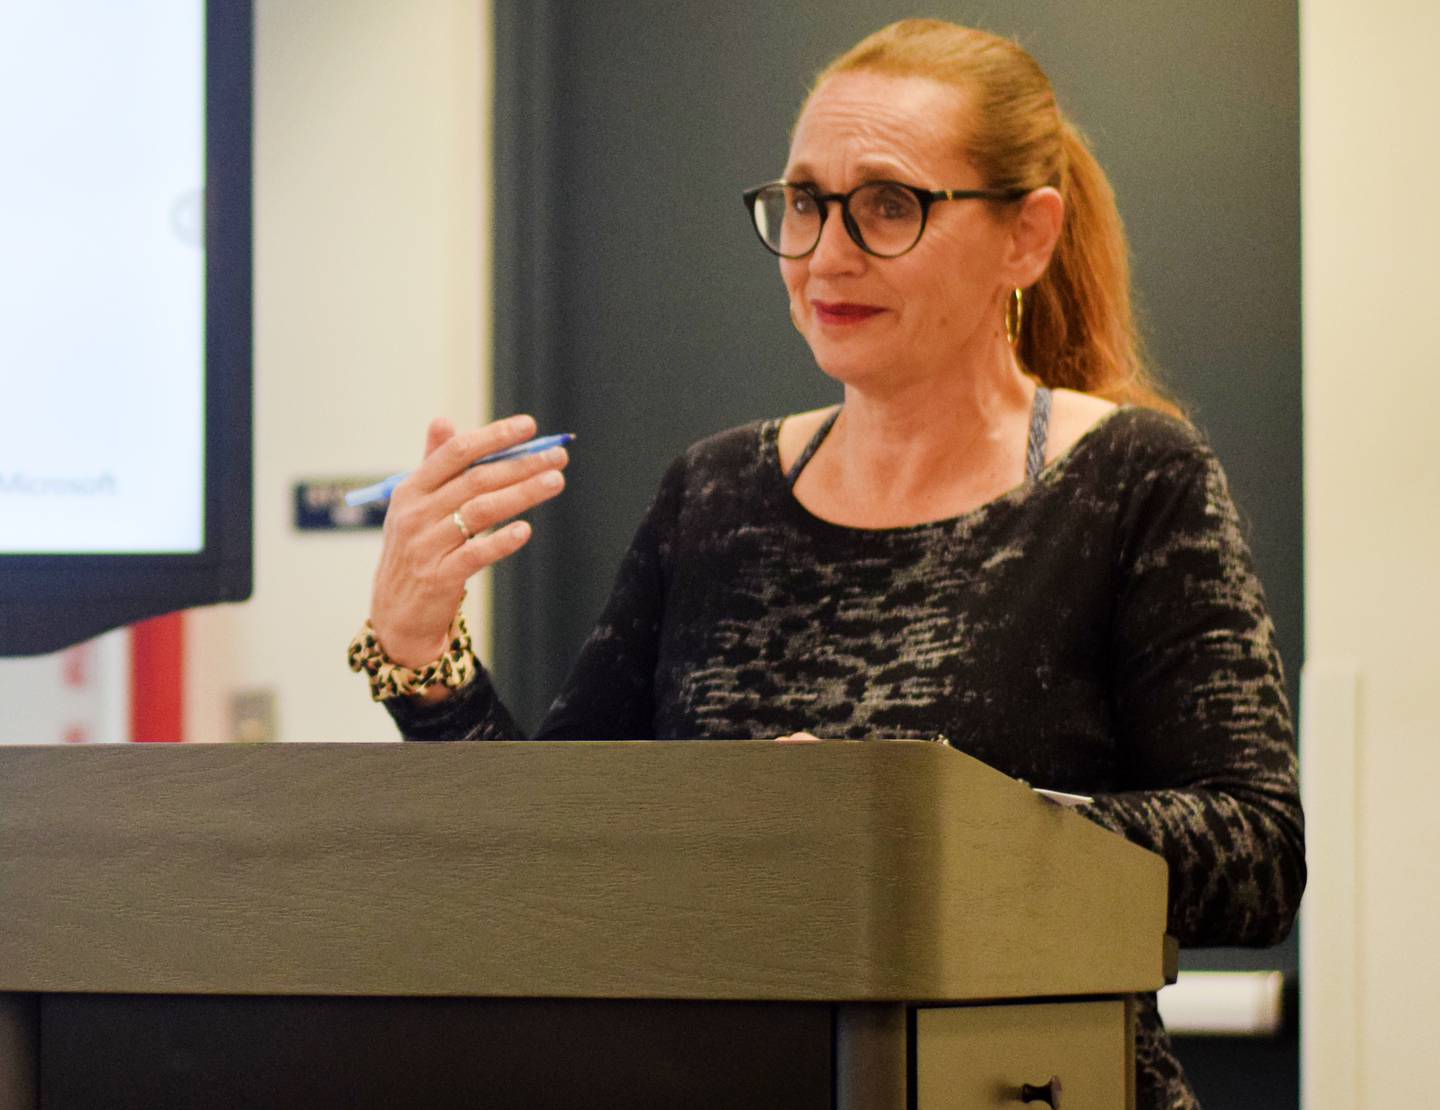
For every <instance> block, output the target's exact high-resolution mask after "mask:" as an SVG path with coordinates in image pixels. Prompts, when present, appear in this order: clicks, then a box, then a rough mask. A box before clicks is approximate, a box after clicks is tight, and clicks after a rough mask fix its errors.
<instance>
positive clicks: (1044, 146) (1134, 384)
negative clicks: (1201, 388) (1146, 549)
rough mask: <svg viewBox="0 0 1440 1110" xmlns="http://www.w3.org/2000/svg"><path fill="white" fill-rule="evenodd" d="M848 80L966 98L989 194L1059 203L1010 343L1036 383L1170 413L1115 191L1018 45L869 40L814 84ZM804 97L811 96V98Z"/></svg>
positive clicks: (901, 35) (909, 33)
mask: <svg viewBox="0 0 1440 1110" xmlns="http://www.w3.org/2000/svg"><path fill="white" fill-rule="evenodd" d="M856 71H865V72H874V73H884V74H892V75H895V76H901V77H926V78H930V79H931V80H935V81H939V82H941V83H942V84H946V85H952V86H955V87H957V88H960V89H963V90H964V91H965V92H966V93H967V94H969V95H970V97H971V98H972V104H973V110H972V111H971V112H970V113H969V114H968V115H969V117H970V118H969V120H968V121H967V122H968V123H969V127H968V128H967V129H966V130H967V131H968V133H967V134H966V135H965V137H964V140H963V143H964V147H965V153H966V155H967V157H968V158H969V159H970V160H971V161H972V162H973V163H974V164H975V165H976V167H977V168H978V169H979V170H980V172H981V173H982V174H983V175H984V178H985V184H986V187H987V188H992V189H1008V188H1024V189H1035V188H1039V187H1041V186H1044V185H1050V186H1053V187H1054V188H1056V189H1057V190H1059V192H1060V195H1061V196H1062V197H1063V198H1064V200H1065V221H1064V224H1063V225H1062V227H1061V231H1060V240H1059V242H1058V243H1057V244H1056V247H1055V253H1054V254H1053V255H1052V256H1051V259H1050V265H1049V267H1048V268H1047V269H1046V271H1045V273H1044V275H1043V276H1042V277H1041V278H1040V280H1039V281H1037V282H1036V283H1035V284H1034V285H1033V286H1032V287H1031V288H1029V289H1027V290H1026V291H1025V311H1024V318H1023V321H1022V323H1021V328H1020V336H1019V342H1018V345H1017V350H1018V354H1019V357H1020V361H1021V364H1022V365H1023V366H1025V367H1026V369H1027V370H1028V371H1029V372H1030V373H1031V374H1033V375H1034V376H1035V377H1036V378H1038V379H1039V380H1040V381H1042V382H1043V383H1044V384H1046V385H1048V386H1051V387H1054V388H1065V389H1078V390H1082V391H1084V392H1086V393H1094V394H1097V395H1099V396H1102V397H1107V398H1109V399H1111V400H1113V401H1118V402H1122V403H1129V404H1136V405H1144V406H1146V407H1149V408H1155V409H1160V410H1162V411H1164V412H1169V413H1171V414H1174V415H1179V411H1180V410H1179V408H1178V406H1176V404H1175V403H1174V402H1173V401H1171V400H1170V399H1169V398H1168V397H1166V396H1165V395H1164V394H1163V393H1162V392H1161V391H1160V389H1159V387H1158V386H1157V385H1156V383H1155V380H1154V377H1153V375H1152V374H1151V372H1150V371H1149V369H1148V368H1147V366H1146V363H1145V359H1144V355H1143V351H1142V345H1141V341H1140V335H1139V332H1138V330H1137V328H1136V325H1135V316H1134V311H1133V309H1132V306H1131V299H1130V252H1129V246H1128V244H1127V242H1126V238H1125V226H1124V224H1123V223H1122V222H1121V220H1120V212H1119V210H1118V209H1117V208H1116V206H1115V193H1114V191H1113V190H1112V189H1111V187H1110V182H1109V180H1108V179H1107V178H1106V176H1105V171H1104V170H1102V169H1101V168H1100V164H1099V163H1098V162H1097V161H1096V160H1095V156H1094V155H1093V154H1091V153H1090V149H1089V147H1088V146H1087V144H1086V142H1085V140H1084V138H1083V137H1082V136H1081V135H1080V133H1079V132H1078V131H1077V130H1076V129H1075V127H1074V126H1073V125H1072V124H1071V123H1070V122H1069V121H1068V120H1066V119H1065V118H1064V116H1063V115H1062V114H1061V112H1060V108H1059V106H1058V105H1057V104H1056V102H1055V92H1054V90H1053V89H1052V88H1051V87H1050V81H1049V78H1047V77H1046V76H1045V73H1044V71H1043V70H1041V68H1040V66H1039V65H1038V64H1037V63H1036V61H1035V59H1034V58H1032V57H1031V56H1030V55H1029V54H1027V53H1026V52H1025V51H1024V50H1023V49H1021V47H1020V46H1019V44H1018V43H1015V42H1013V41H1011V40H1009V39H1004V38H1000V37H999V36H997V35H992V34H989V33H988V32H985V31H979V30H975V29H974V28H970V27H961V26H959V25H958V24H954V23H947V22H945V21H943V20H938V19H907V20H902V21H901V22H899V23H892V24H891V25H890V26H888V27H885V28H883V29H881V30H879V31H876V32H875V33H874V34H873V35H870V36H869V37H867V38H865V39H863V40H862V41H861V42H859V43H857V44H856V45H855V46H854V47H852V48H851V49H850V50H848V51H847V52H846V53H844V54H842V55H841V56H840V57H839V58H837V59H835V61H833V62H831V63H830V65H828V66H827V67H826V68H825V69H824V70H823V71H822V72H821V74H820V76H819V78H818V79H817V80H816V83H815V87H816V88H818V87H819V85H820V84H821V83H823V82H824V81H825V80H826V79H827V78H829V77H833V76H835V75H837V74H840V73H851V72H856ZM812 92H813V90H812Z"/></svg>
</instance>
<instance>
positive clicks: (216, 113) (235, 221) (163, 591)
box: [0, 0, 254, 655]
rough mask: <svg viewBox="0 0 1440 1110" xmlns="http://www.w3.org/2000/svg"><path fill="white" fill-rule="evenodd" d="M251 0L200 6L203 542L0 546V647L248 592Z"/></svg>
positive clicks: (18, 650)
mask: <svg viewBox="0 0 1440 1110" xmlns="http://www.w3.org/2000/svg"><path fill="white" fill-rule="evenodd" d="M253 86H254V12H253V2H252V0H210V2H209V3H207V4H206V6H205V295H204V304H205V321H204V335H205V341H204V350H205V366H204V373H205V405H204V410H205V455H204V463H203V465H204V489H205V500H204V533H203V534H204V546H203V547H202V548H201V550H200V551H198V552H196V553H193V554H114V555H94V554H83V555H5V554H0V655H34V654H41V653H44V652H49V651H55V650H58V649H60V648H62V647H66V646H68V645H70V644H73V643H77V642H79V641H81V640H85V639H89V638H90V637H92V636H95V635H98V634H99V633H101V632H104V631H107V630H108V629H111V628H116V627H119V626H121V625H124V624H129V623H131V622H133V621H136V620H141V619H144V618H146V617H152V616H158V615H160V614H162V613H168V612H173V611H175V610H177V609H184V608H188V607H191V606H195V605H209V604H214V603H217V602H224V601H243V600H244V599H245V598H247V597H249V596H250V593H251V590H252V588H253V555H252V549H253V522H252V511H253V508H252V494H251V484H252V471H253V460H252V452H253V448H252V443H253V435H252V432H253V419H254V418H253V383H252V358H253V342H254V341H253V318H252V304H253V264H252V244H253V228H252V220H253V188H252V181H253V177H252V169H253V152H252V146H253V133H254V109H253V102H254V97H253Z"/></svg>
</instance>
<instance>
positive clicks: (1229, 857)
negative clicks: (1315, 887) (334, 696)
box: [352, 21, 1305, 1107]
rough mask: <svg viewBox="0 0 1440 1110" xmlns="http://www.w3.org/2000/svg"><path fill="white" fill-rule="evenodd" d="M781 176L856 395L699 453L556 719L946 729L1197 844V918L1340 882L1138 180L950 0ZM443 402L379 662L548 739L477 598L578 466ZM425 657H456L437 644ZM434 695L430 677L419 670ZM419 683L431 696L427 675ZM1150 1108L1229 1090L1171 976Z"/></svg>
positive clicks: (862, 63) (410, 725)
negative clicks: (1198, 1068)
mask: <svg viewBox="0 0 1440 1110" xmlns="http://www.w3.org/2000/svg"><path fill="white" fill-rule="evenodd" d="M746 202H747V204H748V205H749V206H750V208H751V213H752V216H753V218H754V221H755V225H756V230H757V232H759V234H760V238H761V239H762V241H763V242H764V243H765V245H766V246H767V247H768V248H770V249H771V250H772V251H773V252H775V253H776V254H778V255H780V256H781V260H780V270H781V276H782V277H783V279H784V282H785V286H786V289H787V290H788V292H789V298H790V312H791V316H792V319H793V320H794V322H795V326H796V327H797V328H798V329H799V330H800V331H801V333H802V334H803V335H804V336H805V338H806V340H807V342H808V343H809V345H810V348H811V350H812V351H813V353H814V355H815V359H816V361H817V363H818V364H819V365H820V367H821V369H822V370H824V371H825V372H826V373H827V374H829V375H831V376H832V377H834V378H837V379H838V380H840V381H841V382H842V383H843V384H844V387H845V400H844V404H843V405H842V406H840V407H839V408H838V409H834V410H829V411H820V412H811V413H804V414H800V415H796V416H791V417H788V418H786V419H784V420H773V421H767V422H763V423H760V424H757V425H751V426H747V427H744V428H739V429H734V430H732V431H729V432H724V433H721V434H720V435H717V436H714V437H711V438H710V439H707V440H705V441H703V442H701V443H699V444H697V445H696V446H694V447H692V448H691V449H690V450H689V451H688V452H686V453H685V455H683V456H682V457H681V458H680V459H678V460H676V462H675V463H674V464H673V465H672V466H671V468H670V470H669V471H668V472H667V474H666V476H665V478H664V480H663V482H662V484H661V487H660V491H659V493H658V494H657V496H656V499H655V501H654V502H653V504H652V505H651V507H650V510H649V512H648V513H647V515H646V517H645V519H644V521H643V522H642V523H641V525H640V529H639V531H638V533H637V535H636V537H635V540H634V542H633V544H632V546H631V549H630V551H629V552H628V553H627V555H626V557H625V560H624V562H623V564H622V567H621V571H620V574H619V578H618V580H617V583H616V587H615V591H614V594H613V595H612V597H611V600H610V602H609V604H608V606H607V608H606V611H605V613H604V614H603V615H602V617H601V620H600V623H599V626H598V627H597V629H596V630H595V633H594V634H593V635H592V636H591V638H590V639H589V641H588V642H587V643H586V645H585V647H584V649H583V650H582V652H581V656H580V659H579V660H578V662H577V664H576V666H575V669H574V671H573V672H572V674H571V676H570V678H569V679H568V680H567V682H566V685H565V687H564V689H563V690H562V692H561V694H560V696H559V698H558V699H557V701H556V702H555V705H554V707H553V708H552V709H551V711H550V713H549V715H548V716H547V718H546V720H545V722H544V723H543V724H542V726H541V728H540V731H539V733H538V735H539V736H540V737H542V738H557V739H558V738H587V739H601V738H608V737H614V738H643V737H656V738H676V739H684V738H696V737H726V738H738V737H766V736H782V737H785V738H789V739H813V738H814V737H815V736H823V737H828V738H836V737H892V738H922V737H923V738H928V739H939V738H944V739H946V740H948V742H950V743H951V744H953V745H954V746H956V747H957V748H960V749H962V750H964V751H967V752H970V753H971V754H973V755H975V756H977V757H978V758H980V759H982V760H984V761H985V762H987V763H990V764H992V765H993V766H995V767H998V768H1000V769H1001V770H1003V771H1005V772H1007V773H1009V774H1011V775H1015V776H1017V777H1021V778H1024V779H1026V780H1028V781H1030V782H1032V783H1034V784H1036V785H1044V786H1049V787H1053V788H1057V789H1062V790H1070V791H1076V792H1080V793H1085V794H1091V795H1094V796H1095V799H1096V800H1095V802H1094V803H1093V804H1091V805H1088V806H1086V807H1084V811H1085V812H1086V813H1087V815H1088V816H1089V817H1090V818H1091V819H1093V820H1095V821H1097V822H1099V823H1100V824H1102V825H1105V826H1107V827H1109V828H1111V829H1114V830H1116V831H1118V832H1120V833H1122V834H1124V835H1125V836H1127V837H1129V838H1130V839H1131V840H1134V841H1136V842H1137V843H1140V844H1142V845H1144V846H1145V847H1147V848H1150V849H1153V850H1155V851H1157V852H1160V853H1161V854H1162V855H1164V856H1165V857H1166V859H1167V860H1168V861H1169V862H1170V867H1171V891H1170V899H1171V904H1170V926H1169V928H1170V931H1171V932H1172V933H1174V934H1176V935H1177V936H1178V937H1179V938H1180V940H1181V943H1182V944H1189V945H1215V944H1267V943H1272V942H1274V941H1276V940H1278V939H1280V938H1281V937H1282V936H1283V935H1284V934H1285V933H1286V932H1287V931H1288V929H1289V927H1290V923H1291V919H1292V917H1293V914H1294V912H1295V909H1296V906H1297V904H1298V901H1299V897H1300V892H1301V890H1302V888H1303V885H1304V873H1305V870H1304V859H1303V831H1302V818H1301V813H1300V807H1299V802H1298V796H1297V790H1296V768H1295V757H1294V744H1293V736H1292V733H1291V727H1290V720H1289V711H1288V708H1287V706H1286V704H1285V698H1284V694H1283V690H1282V683H1281V677H1280V666H1279V660H1278V657H1277V655H1276V652H1275V648H1274V645H1273V637H1272V628H1271V624H1270V620H1269V617H1268V615H1267V614H1266V611H1265V607H1264V602H1263V599H1262V596H1261V593H1260V588H1259V585H1258V583H1257V582H1256V580H1255V577H1254V575H1253V573H1252V571H1251V569H1250V564H1249V556H1248V553H1247V552H1246V550H1245V545H1244V542H1243V540H1242V538H1241V536H1240V533H1239V530H1238V526H1237V521H1236V515H1235V510H1234V508H1233V506H1232V504H1231V502H1230V499H1229V495H1228V493H1227V491H1226V488H1225V482H1224V478H1223V475H1222V473H1221V471H1220V468H1219V466H1218V464H1217V463H1216V461H1215V459H1214V457H1213V455H1212V454H1211V453H1210V451H1209V450H1208V449H1207V447H1206V446H1205V444H1204V443H1203V442H1202V441H1201V439H1200V438H1199V436H1198V435H1197V434H1196V433H1195V432H1194V431H1193V429H1191V428H1190V427H1189V426H1188V425H1187V424H1185V423H1184V422H1183V421H1181V420H1178V419H1175V418H1174V416H1173V415H1167V414H1174V412H1175V410H1174V407H1173V406H1172V405H1170V404H1169V403H1168V402H1165V401H1164V400H1163V399H1162V398H1160V397H1159V396H1158V394H1157V393H1156V392H1155V390H1154V388H1153V387H1152V386H1150V385H1149V384H1148V383H1147V380H1146V377H1145V375H1144V373H1143V370H1142V367H1141V363H1140V359H1139V357H1138V354H1137V351H1136V346H1137V345H1136V340H1135V333H1134V328H1133V325H1132V321H1131V316H1130V309H1129V289H1128V281H1129V278H1128V272H1127V264H1126V248H1125V243H1124V238H1123V232H1122V230H1121V226H1120V222H1119V217H1118V215H1117V213H1116V211H1115V207H1114V200H1113V197H1112V195H1111V193H1110V190H1109V187H1108V185H1107V183H1106V181H1105V178H1104V175H1103V173H1102V172H1101V171H1100V169H1099V167H1098V166H1097V165H1096V164H1095V162H1094V160H1093V158H1092V157H1091V156H1090V154H1089V153H1088V151H1087V150H1086V148H1085V145H1084V143H1083V141H1082V140H1081V139H1080V138H1079V136H1078V135H1077V134H1076V132H1075V131H1074V130H1073V128H1071V127H1070V126H1069V125H1068V124H1067V123H1066V122H1065V121H1064V120H1063V119H1062V117H1061V116H1060V113H1059V111H1058V109H1057V108H1056V106H1055V102H1054V96H1053V93H1052V92H1051V89H1050V87H1049V84H1048V82H1047V80H1046V79H1045V77H1044V75H1043V73H1041V71H1040V70H1039V68H1038V67H1037V66H1036V64H1035V63H1034V61H1033V60H1032V59H1031V58H1030V57H1029V56H1028V55H1026V54H1025V53H1024V52H1023V51H1022V50H1020V49H1019V48H1018V47H1017V46H1016V45H1014V44H1013V43H1010V42H1007V41H1004V40H1001V39H997V38H994V37H992V36H990V35H987V34H984V33H982V32H977V31H973V30H969V29H966V28H961V27H956V26H954V25H950V24H946V23H941V22H937V21H907V22H904V23H900V24H896V25H894V26H892V27H889V28H886V29H884V30H882V31H880V32H878V33H877V34H875V35H873V36H871V37H870V38H868V39H866V40H865V41H863V42H861V43H860V44H859V45H858V46H856V47H855V48H854V49H853V50H851V51H849V52H848V53H847V54H845V55H844V56H842V57H841V58H840V59H838V60H837V61H836V62H835V63H833V64H832V65H831V66H830V67H829V68H828V69H827V70H826V71H825V72H824V73H823V74H822V75H821V77H820V79H819V81H818V82H817V84H816V86H815V88H814V90H813V91H812V93H811V95H810V97H809V99H808V101H807V102H806V104H805V106H804V108H803V110H802V112H801V114H800V117H799V120H798V122H797V124H796V127H795V130H794V134H793V138H792V142H791V148H790V156H789V161H788V163H787V165H786V167H785V172H784V176H783V179H782V180H781V181H780V182H776V183H772V184H771V185H769V186H762V187H760V188H758V189H754V190H750V191H749V192H747V194H746ZM534 430H535V428H534V423H533V421H531V420H529V418H527V417H516V418H512V419H510V420H508V421H501V422H499V423H496V424H492V425H490V426H489V427H487V428H484V429H481V430H479V431H476V432H470V433H466V434H463V435H457V434H455V433H454V432H453V431H452V429H451V428H450V427H449V426H448V425H447V424H445V423H444V422H436V423H435V424H433V425H432V426H431V429H430V433H429V440H428V443H427V447H426V459H425V461H424V463H423V464H422V466H421V467H420V469H419V470H418V471H417V472H416V475H415V477H414V478H413V479H412V480H411V481H410V482H409V483H407V484H406V485H405V486H403V487H402V488H401V489H400V490H399V491H397V493H396V495H395V498H394V503H393V505H392V507H391V510H390V513H389V515H388V517H387V520H386V532H385V547H384V552H383V555H382V559H381V565H380V569H379V572H378V574H377V579H376V585H375V594H374V599H373V604H372V610H371V624H370V626H368V627H367V631H366V632H365V633H363V634H362V636H361V637H360V638H358V639H357V642H356V644H355V645H353V647H352V664H353V665H355V666H356V667H357V668H361V667H363V668H364V669H367V670H369V671H370V672H371V674H372V685H373V686H374V687H375V689H376V694H377V696H379V697H384V698H386V704H387V705H388V706H389V707H390V708H391V710H392V712H393V714H394V716H395V718H396V719H397V721H398V722H399V723H400V726H401V728H402V730H403V732H404V733H405V734H406V735H407V736H409V737H412V738H416V739H495V738H514V737H518V736H519V735H520V733H519V730H518V729H516V727H515V725H514V723H513V721H512V720H511V718H510V716H509V714H508V713H507V712H506V711H505V709H504V706H503V705H502V704H501V702H500V701H499V699H498V698H497V696H496V694H495V691H494V690H493V688H492V687H491V685H490V683H489V681H488V679H487V678H486V677H485V676H484V674H483V672H478V674H477V668H476V667H475V666H474V664H473V661H472V657H471V656H470V653H469V647H468V640H467V638H466V637H465V636H464V633H463V627H461V626H460V625H459V624H452V620H454V619H456V618H455V613H456V610H457V606H458V604H459V600H460V598H461V596H462V593H463V589H464V583H465V581H466V579H467V578H468V577H469V576H470V575H471V574H473V573H474V572H475V571H477V570H479V569H481V568H482V567H484V566H486V565H488V564H490V563H493V562H495V561H496V560H498V559H501V558H504V557H505V556H507V555H509V554H510V553H512V552H513V551H514V550H516V549H517V548H519V547H520V546H521V545H523V544H524V543H525V541H526V540H527V539H528V537H529V528H528V525H526V524H525V523H524V522H516V523H511V524H508V525H505V526H504V527H499V528H497V529H496V530H495V531H493V532H488V533H487V529H490V528H492V526H495V525H498V524H500V522H502V521H504V520H506V519H508V518H509V517H511V516H513V515H515V514H516V513H519V512H522V511H523V510H525V509H526V508H529V507H530V506H532V505H534V504H537V503H539V502H541V501H543V500H545V499H546V498H548V497H551V496H554V495H555V494H556V493H558V492H559V491H560V489H561V488H562V487H563V477H562V473H561V472H562V469H563V467H564V465H565V462H566V459H565V455H564V452H563V451H555V452H552V453H550V454H547V455H543V456H539V457H532V458H529V459H524V460H517V461H514V462H510V463H505V464H499V465H495V466H490V467H480V468H475V469H471V470H466V469H465V466H466V464H467V463H468V462H469V461H470V460H472V459H474V458H476V457H479V456H481V455H484V454H486V453H487V452H490V451H494V450H497V449H499V448H503V447H506V446H508V445H510V444H513V443H517V442H519V441H522V440H524V439H526V438H527V437H529V436H530V435H532V434H533V433H534ZM411 668H415V669H418V670H419V673H418V674H417V673H416V671H415V670H412V669H411ZM417 690H418V693H417V692H416V691H417ZM391 695H398V696H391ZM1137 1047H1138V1051H1137V1067H1138V1073H1139V1074H1138V1091H1139V1096H1140V1099H1139V1101H1140V1105H1142V1106H1147V1107H1161V1106H1164V1107H1186V1106H1193V1105H1195V1102H1194V1096H1193V1095H1192V1094H1191V1092H1190V1090H1189V1087H1188V1085H1187V1084H1186V1082H1185V1079H1184V1076H1183V1074H1182V1072H1181V1070H1180V1068H1179V1066H1178V1064H1177V1063H1176V1061H1175V1058H1174V1056H1173V1054H1172V1052H1171V1049H1170V1046H1169V1042H1168V1039H1167V1038H1166V1036H1165V1033H1164V1030H1163V1028H1162V1027H1161V1025H1160V1022H1159V1019H1158V1017H1157V1015H1156V1013H1155V1009H1154V1000H1153V998H1149V999H1145V1000H1142V1006H1141V1021H1140V1028H1139V1033H1138V1046H1137Z"/></svg>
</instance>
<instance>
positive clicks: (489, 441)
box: [395, 416, 535, 496]
mask: <svg viewBox="0 0 1440 1110" xmlns="http://www.w3.org/2000/svg"><path fill="white" fill-rule="evenodd" d="M448 423H449V422H448V421H440V420H436V421H434V422H432V423H431V425H430V431H429V432H428V433H427V434H426V448H427V452H426V455H425V461H424V462H422V463H421V464H420V465H419V466H418V467H417V468H416V470H415V473H414V474H412V475H410V477H409V478H407V479H406V480H405V482H404V483H402V485H401V486H400V488H399V489H397V490H396V491H395V493H396V495H397V496H404V495H409V496H414V495H424V494H427V493H433V492H434V491H435V490H437V489H439V488H440V487H441V486H443V485H444V484H445V483H446V482H448V481H450V480H451V479H452V478H454V477H455V476H456V475H457V474H459V473H460V472H461V471H463V470H465V469H466V468H468V467H469V466H470V464H471V463H473V462H475V461H476V460H477V459H482V458H484V457H485V456H486V455H493V454H494V453H495V452H496V451H503V450H505V449H506V448H507V447H514V446H516V445H517V444H520V443H524V442H525V441H526V440H527V439H533V438H534V436H535V418H534V417H533V416H511V417H508V418H507V419H505V420H496V421H495V422H494V423H491V424H486V425H485V427H483V428H477V429H475V430H474V431H471V432H460V433H458V434H457V433H455V432H454V431H453V429H449V430H450V431H451V434H450V436H449V437H448V438H447V437H444V434H443V433H444V431H445V430H447V429H445V428H444V427H441V425H448ZM496 465H500V464H496ZM477 469H479V468H477ZM407 487H408V488H407ZM402 490H403V491H405V494H404V495H402V492H401V491H402Z"/></svg>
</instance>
